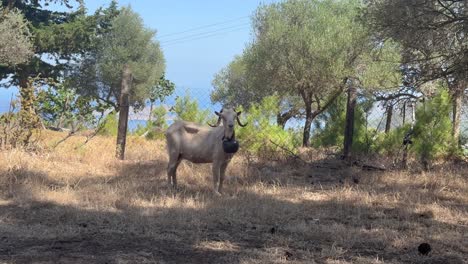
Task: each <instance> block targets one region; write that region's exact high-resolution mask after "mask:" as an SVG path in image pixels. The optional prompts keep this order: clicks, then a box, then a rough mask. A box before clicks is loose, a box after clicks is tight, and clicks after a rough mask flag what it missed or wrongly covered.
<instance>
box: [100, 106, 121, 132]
mask: <svg viewBox="0 0 468 264" xmlns="http://www.w3.org/2000/svg"><path fill="white" fill-rule="evenodd" d="M101 126H102V127H101V129H99V132H98V134H99V135H102V136H113V137H115V136H117V129H118V126H119V123H118V120H117V113H116V112H111V113H109V114H108V115H107V116H106V117H105V118H104V120H103V121H102V124H101Z"/></svg>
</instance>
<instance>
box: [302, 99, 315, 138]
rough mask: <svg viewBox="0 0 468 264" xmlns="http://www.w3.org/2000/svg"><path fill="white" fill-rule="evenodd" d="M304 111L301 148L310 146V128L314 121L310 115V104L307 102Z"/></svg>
mask: <svg viewBox="0 0 468 264" xmlns="http://www.w3.org/2000/svg"><path fill="white" fill-rule="evenodd" d="M305 111H306V119H305V124H304V135H303V138H302V146H303V147H309V146H310V129H311V126H312V121H313V119H314V117H313V115H312V103H310V102H308V103H306V106H305Z"/></svg>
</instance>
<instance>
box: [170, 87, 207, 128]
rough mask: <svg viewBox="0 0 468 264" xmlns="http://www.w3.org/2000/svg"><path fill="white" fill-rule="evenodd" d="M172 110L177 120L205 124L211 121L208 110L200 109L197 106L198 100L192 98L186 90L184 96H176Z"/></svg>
mask: <svg viewBox="0 0 468 264" xmlns="http://www.w3.org/2000/svg"><path fill="white" fill-rule="evenodd" d="M172 111H173V112H174V113H175V114H176V116H177V119H179V120H184V121H190V122H195V123H200V124H206V123H207V122H209V121H213V120H212V119H213V118H210V114H211V112H210V110H201V109H200V108H199V106H198V101H197V100H196V99H192V98H191V97H190V94H189V93H188V92H187V94H186V95H185V96H184V97H177V99H176V102H175V105H174V107H173V108H172Z"/></svg>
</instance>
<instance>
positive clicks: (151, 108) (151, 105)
mask: <svg viewBox="0 0 468 264" xmlns="http://www.w3.org/2000/svg"><path fill="white" fill-rule="evenodd" d="M152 118H153V101H150V109H149V115H148V122H151V119H152Z"/></svg>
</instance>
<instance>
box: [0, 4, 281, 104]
mask: <svg viewBox="0 0 468 264" xmlns="http://www.w3.org/2000/svg"><path fill="white" fill-rule="evenodd" d="M110 2H111V1H110V0H85V5H86V7H87V8H88V12H90V13H92V12H94V11H95V10H96V9H97V8H98V7H100V6H108V5H109V3H110ZM271 2H275V0H261V1H260V0H248V1H247V0H244V1H239V0H222V1H219V0H203V1H201V0H200V1H189V0H185V1H182V0H179V1H167V0H165V1H163V0H119V1H118V4H119V6H127V5H130V6H131V7H132V9H133V10H134V11H136V12H137V13H139V14H140V15H141V17H142V19H143V21H144V23H145V26H147V27H148V28H151V29H154V30H156V31H157V34H156V39H157V40H158V41H160V43H161V47H162V50H163V53H164V56H165V59H166V78H168V79H169V80H171V81H173V82H174V83H175V84H176V87H177V90H176V93H177V94H178V95H183V94H185V91H186V90H189V92H190V94H191V95H193V96H195V97H197V98H198V99H199V100H200V101H201V104H207V103H209V92H210V91H211V89H212V86H211V81H212V79H213V77H214V75H215V74H216V73H217V72H218V71H219V70H221V69H222V68H223V67H224V66H226V65H227V64H228V63H229V62H230V61H231V60H232V59H233V58H234V56H235V55H238V54H241V53H242V50H243V49H244V47H245V45H246V44H247V43H248V42H249V41H250V39H251V23H250V22H251V21H250V17H251V15H252V14H253V13H254V12H255V9H256V8H257V7H258V6H259V4H261V3H271ZM12 93H17V90H16V89H13V88H10V89H8V90H6V89H1V88H0V112H3V111H5V110H7V109H8V102H9V101H10V98H11V94H12Z"/></svg>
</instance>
